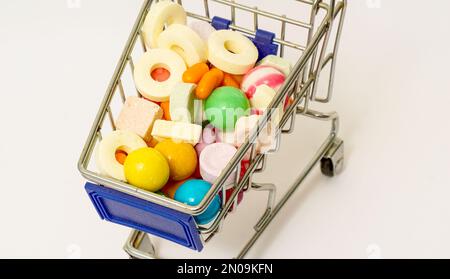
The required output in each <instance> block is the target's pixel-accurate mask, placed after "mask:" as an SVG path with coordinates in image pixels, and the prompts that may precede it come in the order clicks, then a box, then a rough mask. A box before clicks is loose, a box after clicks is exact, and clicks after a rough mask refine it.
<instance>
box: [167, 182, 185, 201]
mask: <svg viewBox="0 0 450 279" xmlns="http://www.w3.org/2000/svg"><path fill="white" fill-rule="evenodd" d="M187 180H188V179H186V180H182V181H170V182H169V183H167V185H166V186H164V187H163V188H162V189H161V192H163V193H164V195H166V197H169V198H171V199H173V197H175V192H176V191H177V190H178V188H180V186H181V185H183V184H184V182H186V181H187Z"/></svg>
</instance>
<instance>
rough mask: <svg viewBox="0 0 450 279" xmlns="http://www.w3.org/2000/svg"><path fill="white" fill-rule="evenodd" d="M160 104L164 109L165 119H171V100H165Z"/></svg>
mask: <svg viewBox="0 0 450 279" xmlns="http://www.w3.org/2000/svg"><path fill="white" fill-rule="evenodd" d="M160 106H161V108H162V110H163V111H164V120H167V121H170V120H171V119H170V102H163V103H161V105H160Z"/></svg>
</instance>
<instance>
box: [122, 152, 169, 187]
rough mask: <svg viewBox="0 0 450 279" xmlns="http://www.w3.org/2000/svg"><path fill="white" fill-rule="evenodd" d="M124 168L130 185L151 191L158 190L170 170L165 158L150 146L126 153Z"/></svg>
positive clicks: (164, 182) (167, 177)
mask: <svg viewBox="0 0 450 279" xmlns="http://www.w3.org/2000/svg"><path fill="white" fill-rule="evenodd" d="M124 170H125V177H126V179H127V181H128V182H129V183H130V184H131V185H133V186H136V187H138V188H142V189H145V190H147V191H151V192H157V191H159V190H160V189H161V188H162V187H163V186H164V185H166V183H167V181H168V180H169V172H170V171H169V164H168V163H167V160H166V158H164V156H163V155H162V154H161V153H160V152H159V151H157V150H155V149H153V148H151V147H145V148H141V149H137V150H135V151H133V152H131V153H130V154H128V156H127V159H126V160H125V163H124Z"/></svg>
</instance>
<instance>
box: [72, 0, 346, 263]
mask: <svg viewBox="0 0 450 279" xmlns="http://www.w3.org/2000/svg"><path fill="white" fill-rule="evenodd" d="M296 1H297V2H299V3H302V4H305V5H309V6H310V7H311V16H310V21H309V22H302V21H299V20H295V19H292V18H288V17H286V16H279V15H276V14H273V13H269V12H266V11H263V10H259V9H257V8H253V7H248V6H245V5H241V4H238V3H237V2H236V1H230V0H203V2H204V7H205V13H204V15H199V14H194V13H190V12H188V16H189V17H191V18H195V19H198V20H203V21H207V22H211V16H210V12H209V3H211V2H215V3H219V4H223V5H225V6H228V7H230V9H231V21H232V24H231V25H230V28H231V29H233V30H236V31H238V32H242V33H243V34H245V35H248V36H254V35H255V33H256V30H257V29H258V27H259V20H258V19H259V18H260V17H266V18H270V19H274V20H276V21H279V22H280V23H281V33H280V36H278V37H277V38H276V39H275V40H274V42H275V43H278V44H279V45H280V55H281V56H283V55H284V51H285V48H287V47H289V48H293V49H296V50H299V51H301V52H302V54H301V56H300V58H299V60H298V61H297V63H296V65H295V66H294V68H293V70H292V73H291V74H290V75H289V76H288V77H287V79H286V81H285V83H284V85H283V86H282V88H281V89H280V90H279V91H278V93H277V95H276V97H275V98H274V100H273V101H272V103H271V105H270V106H269V109H268V110H267V111H266V113H264V115H263V116H262V117H261V119H260V121H259V123H258V126H257V127H256V128H255V129H254V130H253V131H252V132H251V133H250V135H249V137H248V138H247V140H246V142H245V143H244V144H243V145H242V146H241V147H240V148H239V149H238V152H237V153H236V155H235V156H234V157H233V159H232V160H231V161H230V162H229V164H228V166H227V167H226V168H225V169H224V170H223V172H222V174H221V175H220V176H219V177H218V179H217V181H216V182H215V183H214V185H213V187H212V188H211V190H210V191H209V192H208V194H207V195H206V196H205V198H204V199H203V201H202V202H201V203H200V204H199V205H197V206H188V205H185V204H182V203H179V202H177V201H175V200H171V199H168V198H165V197H162V196H159V195H156V194H154V193H151V192H147V191H145V190H141V189H138V188H136V187H133V186H131V185H129V184H127V183H123V182H120V181H118V180H115V179H111V178H108V177H105V176H102V175H101V174H99V173H97V172H95V171H92V170H89V169H88V165H89V162H90V160H91V159H92V157H93V151H94V149H95V146H96V144H97V143H98V141H99V140H101V138H102V133H101V131H102V126H103V124H104V122H105V119H106V118H107V117H108V118H109V121H110V124H111V126H112V127H113V128H114V127H115V122H114V117H113V113H112V112H111V105H110V104H111V99H112V97H113V96H114V94H115V93H116V92H118V94H120V96H121V99H122V101H124V100H125V96H126V94H125V92H124V87H123V85H122V81H121V78H122V75H123V73H124V69H125V68H126V67H127V66H129V67H131V69H134V62H133V59H132V56H131V53H132V51H133V49H134V47H135V44H136V43H137V42H138V41H140V42H141V45H142V47H143V49H144V51H145V50H146V48H145V44H144V43H143V40H142V35H141V32H140V30H141V26H142V24H143V22H144V19H145V17H146V14H147V13H148V11H149V9H150V6H151V4H152V2H154V1H152V0H146V1H145V2H144V4H143V7H142V9H141V11H140V13H139V15H138V19H137V21H136V23H135V25H134V27H133V30H132V32H131V35H130V37H129V39H128V42H127V44H126V47H125V49H124V51H123V53H122V56H121V58H120V61H119V64H118V66H117V68H116V70H115V72H114V75H113V78H112V80H111V83H110V85H109V87H108V90H107V93H106V95H105V97H104V99H103V101H102V103H101V106H100V109H99V112H98V114H97V116H96V119H95V121H94V124H93V127H92V129H91V131H90V133H89V136H88V139H87V142H86V144H85V146H84V148H83V151H82V153H81V156H80V159H79V162H78V169H79V171H80V173H81V174H82V175H83V176H84V177H85V178H86V179H87V180H89V181H92V182H95V183H97V184H99V185H102V186H104V187H107V188H111V189H114V190H117V191H119V192H122V193H124V194H128V195H131V196H134V197H137V198H139V199H142V200H145V201H148V202H152V203H155V204H157V205H161V206H164V207H167V208H170V209H173V210H176V211H179V212H182V213H186V214H189V215H192V216H195V215H199V214H201V213H202V212H204V211H205V210H206V209H207V207H208V205H209V204H210V202H211V201H212V200H213V198H214V196H215V195H217V194H218V193H220V192H222V194H223V196H224V195H225V191H226V188H225V186H226V185H224V184H225V181H226V180H227V178H228V177H229V176H230V175H232V174H233V173H234V172H235V170H236V171H237V172H238V175H237V177H241V176H240V175H239V172H240V169H241V168H240V166H241V162H242V160H243V159H244V157H245V156H246V155H248V154H250V166H249V168H248V170H247V171H246V173H245V174H244V175H243V177H242V178H240V179H237V181H236V185H235V187H234V191H233V193H232V194H231V197H230V198H229V199H228V201H227V202H225V200H224V201H223V205H222V209H221V211H220V213H219V216H218V217H217V218H216V219H215V221H214V222H213V223H212V224H210V225H208V226H198V230H199V232H200V234H201V235H203V236H204V242H208V241H210V240H211V239H212V237H213V236H214V235H215V234H216V233H217V232H219V231H220V229H221V227H222V223H223V220H224V219H225V217H226V216H227V215H228V214H229V213H230V212H233V211H236V210H237V205H238V202H237V200H238V198H237V197H238V194H239V193H240V192H241V191H243V190H248V189H253V190H259V191H267V192H268V203H267V207H266V209H265V212H264V213H263V215H262V217H261V218H260V220H259V221H258V222H257V224H256V225H255V227H254V229H255V233H254V235H253V236H252V238H251V239H250V240H249V242H248V243H247V245H246V246H245V247H244V248H243V249H242V251H241V252H240V253H239V255H238V258H242V257H244V256H245V255H246V254H247V252H248V251H249V249H250V248H251V247H252V246H253V245H254V243H255V242H256V240H257V239H258V238H259V236H260V235H261V234H262V232H263V231H264V230H265V229H266V228H267V226H268V225H269V223H270V222H271V221H272V220H273V218H274V217H275V216H276V215H277V214H278V213H279V211H280V210H281V208H282V207H283V206H284V205H285V204H286V202H287V201H288V200H289V198H290V197H291V196H292V194H293V193H294V192H295V191H296V190H297V189H298V187H299V186H300V185H301V183H302V182H303V181H304V179H305V178H306V177H307V176H308V174H309V173H310V172H311V170H312V169H313V168H314V167H315V166H316V165H317V164H318V163H319V162H320V164H321V170H322V172H323V173H324V174H325V175H328V176H334V175H335V174H337V173H339V172H340V171H341V170H342V166H343V157H344V153H343V141H342V140H340V139H339V138H338V137H337V134H338V129H339V117H338V114H337V113H336V112H331V113H324V112H321V111H318V110H313V109H312V108H311V106H310V104H311V103H312V102H318V103H328V102H329V101H330V100H331V97H332V90H333V81H334V73H335V67H336V58H337V52H338V46H339V40H340V36H341V33H342V28H343V22H344V17H345V10H346V6H347V1H346V0H328V1H324V0H315V1H313V0H296ZM175 2H178V3H179V4H183V3H182V1H181V0H177V1H175ZM236 10H241V11H247V12H250V13H252V14H253V17H254V28H253V30H250V29H247V28H243V27H241V26H237V25H235V24H234V23H235V18H236ZM320 11H322V12H324V15H323V17H322V18H321V21H320V22H319V23H317V22H316V20H317V18H316V17H317V14H318V13H319V12H320ZM336 21H337V22H336ZM288 24H290V25H294V26H297V27H299V28H306V29H307V30H308V36H307V41H306V43H305V44H303V45H302V44H299V43H296V42H292V41H287V40H286V39H285V31H286V25H288ZM334 29H335V30H336V33H335V38H334V41H333V40H332V33H333V30H334ZM330 42H332V45H331V51H328V47H329V43H330ZM327 65H329V66H330V74H329V76H328V77H327V78H328V79H329V81H328V88H327V90H326V94H325V96H319V95H318V93H317V91H318V90H317V88H318V83H319V80H320V76H321V75H320V74H321V72H322V70H323V69H324V68H325V67H327ZM287 97H290V98H291V100H292V101H291V104H290V105H289V106H288V107H287V109H286V110H285V112H284V114H283V116H282V118H281V120H280V121H279V124H278V125H277V129H276V137H277V139H278V141H277V142H278V143H279V142H280V136H281V135H282V134H285V133H292V132H293V130H294V126H295V119H296V117H297V115H299V116H306V117H309V118H313V119H316V120H321V121H328V122H330V123H331V129H330V132H329V134H328V136H327V138H326V139H325V141H324V142H323V144H322V145H321V147H320V148H319V150H318V151H317V152H316V154H315V155H314V157H313V158H312V159H311V161H310V162H309V163H308V164H307V166H306V167H305V169H304V170H303V171H302V173H301V174H300V175H299V177H298V179H297V180H296V181H295V182H294V183H293V184H292V186H291V187H290V188H289V189H288V191H287V193H286V194H285V195H284V196H283V197H282V198H281V200H280V201H279V202H278V203H276V204H275V193H276V186H275V185H273V184H260V183H255V182H253V181H252V176H253V174H254V173H258V172H261V171H263V170H264V169H265V165H266V158H267V154H268V153H270V152H276V151H278V149H279V144H277V146H275V147H274V149H273V150H271V151H270V152H268V153H265V154H257V153H256V148H255V141H256V139H257V138H258V136H259V135H260V134H261V133H262V131H264V129H265V127H266V126H267V125H270V123H271V120H272V119H273V118H274V117H275V113H276V112H277V111H278V110H277V108H279V106H280V104H283V102H285V100H286V98H287ZM145 239H147V240H149V239H148V238H147V235H146V233H144V232H140V231H137V230H133V231H132V233H131V235H130V237H129V239H128V240H127V242H126V244H125V247H124V249H125V251H126V252H127V253H128V254H129V255H130V256H131V257H133V258H156V253H155V250H154V248H152V249H150V251H143V250H141V243H142V242H143V241H144V240H145ZM150 246H151V247H152V245H150Z"/></svg>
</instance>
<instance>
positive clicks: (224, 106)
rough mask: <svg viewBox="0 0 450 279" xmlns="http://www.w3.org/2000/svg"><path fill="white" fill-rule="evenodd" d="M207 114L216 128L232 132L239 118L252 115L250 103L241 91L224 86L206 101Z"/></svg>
mask: <svg viewBox="0 0 450 279" xmlns="http://www.w3.org/2000/svg"><path fill="white" fill-rule="evenodd" d="M205 112H206V118H207V119H208V120H209V122H210V123H211V124H212V125H213V126H214V127H216V128H218V129H220V130H223V131H232V130H233V129H234V126H235V125H236V121H237V120H238V119H239V118H241V117H242V116H247V115H249V114H250V103H249V101H248V99H247V97H246V96H245V94H244V93H242V91H241V90H239V89H237V88H234V87H230V86H224V87H220V88H218V89H216V90H214V92H213V93H212V94H211V96H209V98H208V99H207V100H206V102H205Z"/></svg>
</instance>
